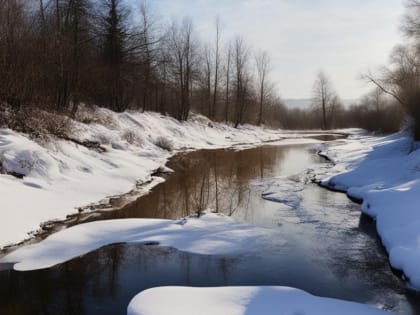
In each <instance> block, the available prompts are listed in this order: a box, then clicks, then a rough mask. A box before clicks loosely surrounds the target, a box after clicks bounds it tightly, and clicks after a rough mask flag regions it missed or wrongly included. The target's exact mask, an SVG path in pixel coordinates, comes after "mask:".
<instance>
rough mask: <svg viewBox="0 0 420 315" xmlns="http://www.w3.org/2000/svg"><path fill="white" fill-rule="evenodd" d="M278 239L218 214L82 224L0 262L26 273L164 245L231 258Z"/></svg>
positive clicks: (265, 230)
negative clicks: (109, 248)
mask: <svg viewBox="0 0 420 315" xmlns="http://www.w3.org/2000/svg"><path fill="white" fill-rule="evenodd" d="M273 238H274V239H275V240H276V244H279V243H281V244H284V242H281V241H279V239H278V235H277V234H276V232H275V231H271V230H267V229H262V228H257V227H253V226H251V225H247V224H240V223H237V222H235V221H234V220H233V219H232V218H230V217H226V216H222V215H218V214H213V213H209V214H206V215H204V216H201V217H200V218H194V217H191V218H188V219H183V220H179V221H172V220H159V219H121V220H109V221H96V222H91V223H86V224H80V225H76V226H74V227H71V228H68V229H65V230H62V231H60V232H57V233H55V234H52V235H51V236H49V237H48V238H46V239H45V240H43V241H41V242H40V243H37V244H33V245H28V246H24V247H21V248H19V249H17V250H16V251H14V252H12V253H11V254H9V255H7V256H6V257H3V258H2V259H0V263H16V264H15V265H14V269H15V270H20V271H25V270H36V269H44V268H49V267H52V266H54V265H57V264H60V263H63V262H66V261H68V260H70V259H72V258H75V257H78V256H81V255H84V254H86V253H89V252H91V251H94V250H96V249H98V248H100V247H103V246H106V245H110V244H116V243H152V244H155V243H158V244H160V245H162V246H169V247H174V248H177V249H179V250H182V251H187V252H191V253H197V254H205V255H222V254H227V255H231V254H239V253H242V252H250V251H253V250H255V249H257V248H260V247H261V246H262V245H264V244H266V245H267V244H271V243H272V242H271V240H272V239H273Z"/></svg>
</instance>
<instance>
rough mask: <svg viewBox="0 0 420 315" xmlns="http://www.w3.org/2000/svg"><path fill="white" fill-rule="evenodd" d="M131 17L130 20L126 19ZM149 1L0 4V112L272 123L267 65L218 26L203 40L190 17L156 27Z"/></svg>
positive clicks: (274, 112) (275, 101)
mask: <svg viewBox="0 0 420 315" xmlns="http://www.w3.org/2000/svg"><path fill="white" fill-rule="evenodd" d="M131 12H133V13H131ZM162 24H163V23H160V21H158V19H157V18H156V17H155V16H154V14H152V13H151V10H149V7H148V5H147V3H146V2H144V3H143V4H141V5H139V6H138V7H137V8H134V9H133V8H132V7H131V6H130V7H129V6H128V4H127V3H126V2H124V1H123V0H0V105H2V106H3V108H4V107H5V106H6V107H7V108H8V110H11V111H13V112H14V113H21V112H27V111H28V110H29V111H34V110H35V111H37V110H38V109H43V110H46V111H56V112H60V113H65V114H68V115H70V116H75V115H76V113H77V111H78V108H79V106H80V104H82V103H84V104H95V105H99V106H102V107H107V108H109V109H112V110H114V111H118V112H121V111H124V110H127V109H136V110H142V111H145V110H152V111H157V112H161V113H163V114H169V115H172V116H174V117H176V118H177V119H179V120H187V119H188V116H189V113H190V111H191V110H194V111H196V112H198V113H202V114H205V115H207V116H208V117H209V118H211V119H213V120H219V121H229V122H232V123H233V124H234V125H235V126H238V125H239V124H243V123H254V124H262V123H265V124H275V123H276V122H277V121H278V120H277V118H278V117H279V113H278V112H279V109H280V108H281V106H279V104H280V100H279V98H278V97H277V96H276V94H275V92H274V90H273V88H272V87H273V85H272V83H271V82H270V81H269V73H270V70H271V65H270V58H269V56H268V54H267V53H266V52H255V51H253V50H252V49H251V47H249V46H248V44H247V43H246V42H245V41H244V39H243V38H241V37H237V38H235V39H234V40H230V41H228V40H227V39H225V38H224V37H223V30H222V27H221V23H220V22H219V20H216V19H215V24H214V40H213V41H212V42H210V43H203V42H202V41H200V39H199V38H198V36H197V34H196V33H195V30H194V26H193V23H192V21H191V20H189V19H183V20H181V21H173V22H172V23H171V24H170V25H167V26H162Z"/></svg>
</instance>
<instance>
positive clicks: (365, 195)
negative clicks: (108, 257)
mask: <svg viewBox="0 0 420 315" xmlns="http://www.w3.org/2000/svg"><path fill="white" fill-rule="evenodd" d="M417 147H418V146H417V144H416V143H415V142H413V140H412V138H411V136H410V135H409V134H408V133H406V132H401V133H398V134H394V135H391V136H387V137H380V138H378V137H353V138H350V139H348V140H345V141H342V144H340V145H336V146H330V147H329V148H328V149H327V150H326V151H325V152H323V154H325V155H327V156H328V157H330V158H331V159H332V160H333V161H334V162H335V163H336V166H335V171H338V172H341V173H340V174H338V175H335V176H332V177H329V178H326V179H324V180H323V181H322V185H324V186H327V187H330V188H333V189H337V190H342V191H346V192H347V194H348V195H349V196H351V197H353V198H356V199H360V200H363V204H362V211H363V212H364V213H365V214H367V215H369V216H371V217H372V218H374V219H375V220H376V226H377V230H378V233H379V235H380V237H381V239H382V242H383V244H384V246H385V247H386V249H387V251H388V253H389V258H390V263H391V265H392V266H393V267H394V268H396V269H398V270H402V271H403V272H404V274H405V276H406V278H407V280H408V284H409V286H412V287H413V288H415V289H417V290H420V268H419V266H420V198H419V196H420V150H419V149H417ZM343 171H344V172H343Z"/></svg>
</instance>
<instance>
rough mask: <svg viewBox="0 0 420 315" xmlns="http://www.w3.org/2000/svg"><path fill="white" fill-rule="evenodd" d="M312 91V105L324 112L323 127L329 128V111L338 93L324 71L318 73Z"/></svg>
mask: <svg viewBox="0 0 420 315" xmlns="http://www.w3.org/2000/svg"><path fill="white" fill-rule="evenodd" d="M312 93H313V95H312V105H313V106H314V107H315V108H318V109H320V110H321V112H322V129H324V130H325V129H328V127H329V125H328V119H329V117H328V111H329V109H330V107H331V106H332V104H333V101H334V99H335V96H336V93H335V92H334V90H333V87H332V85H331V82H330V80H329V79H328V77H327V76H326V75H325V73H324V72H323V71H320V72H319V73H318V75H317V77H316V79H315V82H314V85H313V90H312Z"/></svg>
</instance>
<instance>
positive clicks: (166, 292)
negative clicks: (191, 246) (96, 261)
mask: <svg viewBox="0 0 420 315" xmlns="http://www.w3.org/2000/svg"><path fill="white" fill-rule="evenodd" d="M168 314H173V315H177V314H182V315H189V314H191V315H196V314H201V315H225V314H229V315H262V314H263V315H279V314H290V315H292V314H295V315H338V314H340V315H355V314H357V315H387V314H388V315H390V314H391V313H388V312H385V311H382V310H378V309H374V308H371V307H369V306H366V305H363V304H357V303H351V302H345V301H339V300H335V299H328V298H320V297H316V296H313V295H310V294H308V293H306V292H304V291H300V290H297V289H292V288H287V287H221V288H187V287H161V288H154V289H150V290H146V291H144V292H142V293H140V294H139V295H137V296H136V297H135V298H134V299H133V300H132V301H131V302H130V305H129V306H128V315H168Z"/></svg>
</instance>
